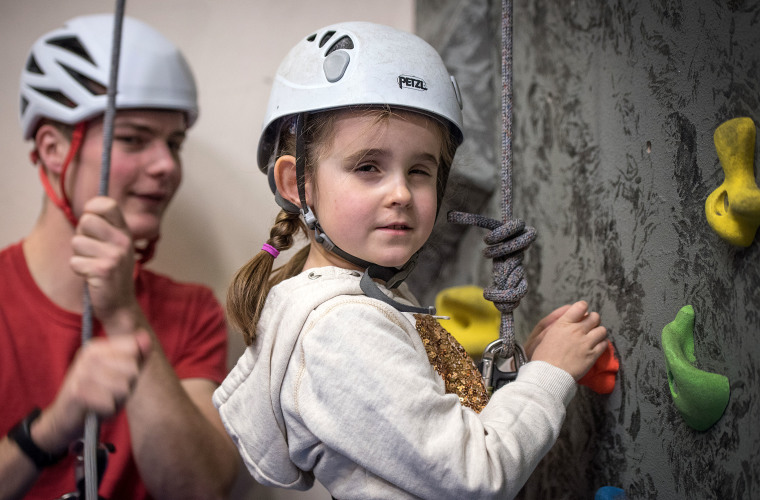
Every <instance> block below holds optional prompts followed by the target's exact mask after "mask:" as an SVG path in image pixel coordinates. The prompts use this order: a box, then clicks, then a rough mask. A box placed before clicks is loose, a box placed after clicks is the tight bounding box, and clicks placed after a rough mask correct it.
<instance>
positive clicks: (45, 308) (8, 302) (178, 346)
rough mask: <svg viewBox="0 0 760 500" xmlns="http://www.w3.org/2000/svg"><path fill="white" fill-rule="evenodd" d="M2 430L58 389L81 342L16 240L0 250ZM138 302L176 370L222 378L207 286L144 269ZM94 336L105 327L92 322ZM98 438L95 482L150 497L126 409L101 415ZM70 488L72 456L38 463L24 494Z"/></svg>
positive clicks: (121, 495) (110, 492)
mask: <svg viewBox="0 0 760 500" xmlns="http://www.w3.org/2000/svg"><path fill="white" fill-rule="evenodd" d="M0 277H2V278H1V279H0V401H2V402H3V409H2V411H0V436H4V435H5V434H7V433H8V431H9V430H10V429H11V427H13V425H14V424H15V423H16V422H18V421H19V420H20V419H21V418H23V417H24V416H25V415H26V414H27V413H29V412H30V411H31V410H32V408H33V407H34V406H39V407H40V408H45V407H46V406H48V405H49V404H50V403H51V402H52V401H53V399H54V398H55V396H56V393H57V392H58V388H59V386H60V385H61V383H62V382H63V378H64V376H65V374H66V371H67V369H68V366H69V364H70V363H71V361H72V359H73V357H74V354H75V353H76V351H77V350H78V349H79V348H80V346H81V328H82V327H81V323H82V317H81V315H79V314H74V313H72V312H69V311H66V310H63V309H61V308H60V307H58V306H57V305H56V304H54V303H53V302H51V301H50V299H48V297H47V296H45V295H44V294H43V293H42V291H41V290H40V289H39V288H38V287H37V285H36V283H35V282H34V280H33V279H32V276H31V274H30V272H29V268H28V267H27V265H26V260H25V258H24V254H23V250H22V248H21V243H16V244H14V245H12V246H10V247H8V248H6V249H5V250H3V251H2V252H0ZM136 290H137V295H138V300H139V302H140V305H141V307H142V309H143V311H144V312H145V315H146V316H147V318H148V320H149V321H150V324H151V326H152V327H153V330H154V331H155V333H156V335H157V336H158V339H159V341H160V343H161V346H162V347H163V350H164V352H165V353H166V357H167V359H168V360H169V363H170V364H171V365H172V367H174V371H175V372H176V374H177V377H179V378H180V379H186V378H203V379H208V380H211V381H213V382H216V383H221V381H222V380H223V379H224V377H225V375H226V372H227V371H226V350H227V332H226V324H225V320H224V313H223V311H222V309H221V307H220V305H219V303H218V302H217V300H216V298H215V297H214V295H213V294H212V292H211V290H209V289H208V288H206V287H203V286H200V285H194V284H183V283H177V282H175V281H172V280H171V279H169V278H167V277H166V276H162V275H159V274H156V273H153V272H151V271H147V270H145V269H141V270H140V271H139V273H138V276H137V280H136ZM93 330H94V331H93V335H94V336H102V335H103V331H102V329H101V328H100V326H99V324H98V323H97V322H95V325H94V327H93ZM100 440H101V442H105V443H113V445H114V446H115V447H116V451H115V452H114V453H111V454H109V456H108V466H107V468H106V471H105V475H104V477H103V481H102V483H101V487H100V495H101V496H103V497H104V498H106V499H109V500H116V499H125V500H126V499H129V500H134V499H147V498H150V496H149V495H148V493H147V492H146V490H145V486H144V485H143V483H142V481H141V480H140V477H139V474H138V471H137V466H136V464H135V462H134V458H133V456H132V449H131V446H130V439H129V428H128V425H127V416H126V412H125V411H123V410H122V411H120V412H119V413H118V414H117V415H115V416H114V417H113V418H111V419H108V420H105V421H102V422H101V430H100ZM75 490H76V485H75V471H74V457H73V456H71V455H70V456H68V457H67V458H66V459H64V460H63V461H62V462H60V463H58V464H56V465H55V466H53V467H49V468H47V469H45V470H44V471H42V473H41V475H40V476H39V479H38V481H37V483H36V484H35V486H34V488H33V489H32V490H31V491H30V492H29V494H28V495H27V497H26V498H30V499H40V500H52V499H55V498H58V497H60V496H61V495H63V494H65V493H69V492H72V491H75Z"/></svg>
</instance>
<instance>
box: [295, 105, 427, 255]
mask: <svg viewBox="0 0 760 500" xmlns="http://www.w3.org/2000/svg"><path fill="white" fill-rule="evenodd" d="M440 158H441V135H440V130H439V127H437V126H436V125H435V124H434V123H433V122H432V121H431V119H429V118H426V117H424V116H421V115H419V114H416V113H409V112H401V113H399V112H395V113H393V114H392V115H391V116H390V117H389V118H387V119H382V120H379V121H378V119H377V117H376V116H375V115H367V114H366V113H362V112H358V111H357V112H346V113H341V114H339V115H338V117H337V118H336V120H335V126H334V133H333V135H332V141H331V142H330V144H328V145H327V147H326V148H325V149H324V150H323V151H321V155H320V156H319V161H318V165H317V168H316V172H315V174H314V176H313V178H312V179H311V180H309V181H307V183H306V192H307V202H308V203H309V205H310V206H311V207H312V209H313V210H314V212H315V214H316V215H317V218H318V219H319V222H320V224H321V225H322V228H323V229H324V231H325V233H326V234H327V235H328V236H329V237H330V239H331V240H332V241H333V243H335V244H336V245H337V246H338V247H340V248H341V249H343V250H344V251H346V252H348V253H349V254H351V255H354V256H356V257H359V258H361V259H364V260H366V261H368V262H372V263H375V264H379V265H381V266H393V267H399V266H402V265H403V264H404V263H406V262H407V261H408V260H409V258H410V257H411V256H412V255H414V253H415V252H417V251H418V250H419V249H420V248H421V247H422V245H423V244H424V243H425V241H427V239H428V237H429V236H430V233H431V232H432V230H433V224H434V222H435V215H436V203H437V200H436V185H437V179H438V164H439V163H440ZM325 265H336V266H340V267H344V268H354V269H356V266H355V265H353V264H351V263H349V262H347V261H345V260H343V259H341V258H340V257H338V256H337V255H335V254H333V253H331V252H328V251H326V250H325V249H324V248H323V247H322V245H320V244H318V243H312V247H311V251H310V254H309V258H308V260H307V262H306V268H310V267H320V266H325Z"/></svg>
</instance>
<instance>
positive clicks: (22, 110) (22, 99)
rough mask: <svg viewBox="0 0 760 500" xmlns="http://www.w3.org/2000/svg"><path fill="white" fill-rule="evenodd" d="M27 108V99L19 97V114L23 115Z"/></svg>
mask: <svg viewBox="0 0 760 500" xmlns="http://www.w3.org/2000/svg"><path fill="white" fill-rule="evenodd" d="M28 106H29V99H27V98H26V97H23V96H22V97H21V114H22V115H23V114H24V113H26V108H27V107H28Z"/></svg>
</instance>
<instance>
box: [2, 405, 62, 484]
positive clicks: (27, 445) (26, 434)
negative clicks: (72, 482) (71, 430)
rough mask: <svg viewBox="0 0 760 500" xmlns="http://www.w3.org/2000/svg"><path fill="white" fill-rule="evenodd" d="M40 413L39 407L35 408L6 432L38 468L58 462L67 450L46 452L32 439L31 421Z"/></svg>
mask: <svg viewBox="0 0 760 500" xmlns="http://www.w3.org/2000/svg"><path fill="white" fill-rule="evenodd" d="M40 413H42V412H41V411H40V409H39V408H35V409H34V410H32V411H31V413H29V415H27V416H26V417H24V418H23V419H21V421H20V422H19V423H17V424H16V425H15V426H13V429H11V431H10V432H9V433H8V439H10V440H11V441H13V442H15V443H16V444H17V445H18V447H19V448H21V451H23V452H24V454H25V455H26V456H27V457H29V458H30V459H31V461H32V462H34V465H35V466H36V467H37V469H38V470H42V469H44V468H45V467H49V466H51V465H53V464H56V463H58V462H60V461H61V459H63V457H65V456H66V455H67V454H68V451H62V452H60V453H48V452H47V451H45V450H43V449H41V448H40V447H39V446H37V445H36V444H35V442H34V441H33V440H32V422H34V421H35V420H36V419H37V417H39V416H40Z"/></svg>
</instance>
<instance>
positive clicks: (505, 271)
mask: <svg viewBox="0 0 760 500" xmlns="http://www.w3.org/2000/svg"><path fill="white" fill-rule="evenodd" d="M501 7H502V18H501V38H502V50H501V78H502V92H501V107H502V144H501V145H502V164H501V194H502V202H501V209H502V221H501V222H499V221H497V220H494V219H490V218H487V217H483V216H480V215H473V214H468V213H463V212H455V211H452V212H449V214H448V220H449V222H454V223H457V224H469V225H475V226H478V227H482V228H485V229H489V230H490V231H491V232H490V233H489V234H488V235H487V236H486V237H485V238H484V241H485V242H486V244H487V245H488V247H487V248H486V250H485V252H484V255H485V256H486V257H488V258H491V259H493V278H494V285H493V286H491V287H489V288H487V289H486V290H485V291H484V293H483V296H484V297H485V298H486V299H488V300H490V301H492V302H493V303H494V305H495V306H496V308H497V309H498V310H499V311H500V312H501V326H500V331H499V338H498V339H497V340H496V341H494V342H492V343H491V344H490V345H489V346H488V347H486V349H485V352H484V353H483V358H482V361H481V373H482V374H483V382H484V383H485V385H486V387H488V388H489V390H495V389H498V388H499V387H501V386H502V385H504V384H505V383H507V382H509V381H511V380H514V378H515V377H516V376H517V371H518V370H519V368H520V366H522V365H523V364H525V362H526V356H525V351H524V350H523V349H522V347H520V346H519V345H518V344H517V343H516V342H515V332H514V317H513V315H512V311H514V309H515V308H516V307H517V306H518V304H519V303H520V299H522V298H523V297H524V296H525V293H526V292H527V282H526V281H525V272H524V270H523V268H522V252H523V251H524V250H525V249H526V248H527V247H528V246H529V245H530V244H531V243H532V242H533V241H534V240H535V239H536V231H535V229H533V228H532V227H529V226H526V225H525V223H524V222H523V221H521V220H517V219H513V218H512V0H502V3H501ZM510 358H511V360H512V368H508V369H507V370H502V369H501V366H502V365H504V364H505V363H509V360H510Z"/></svg>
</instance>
